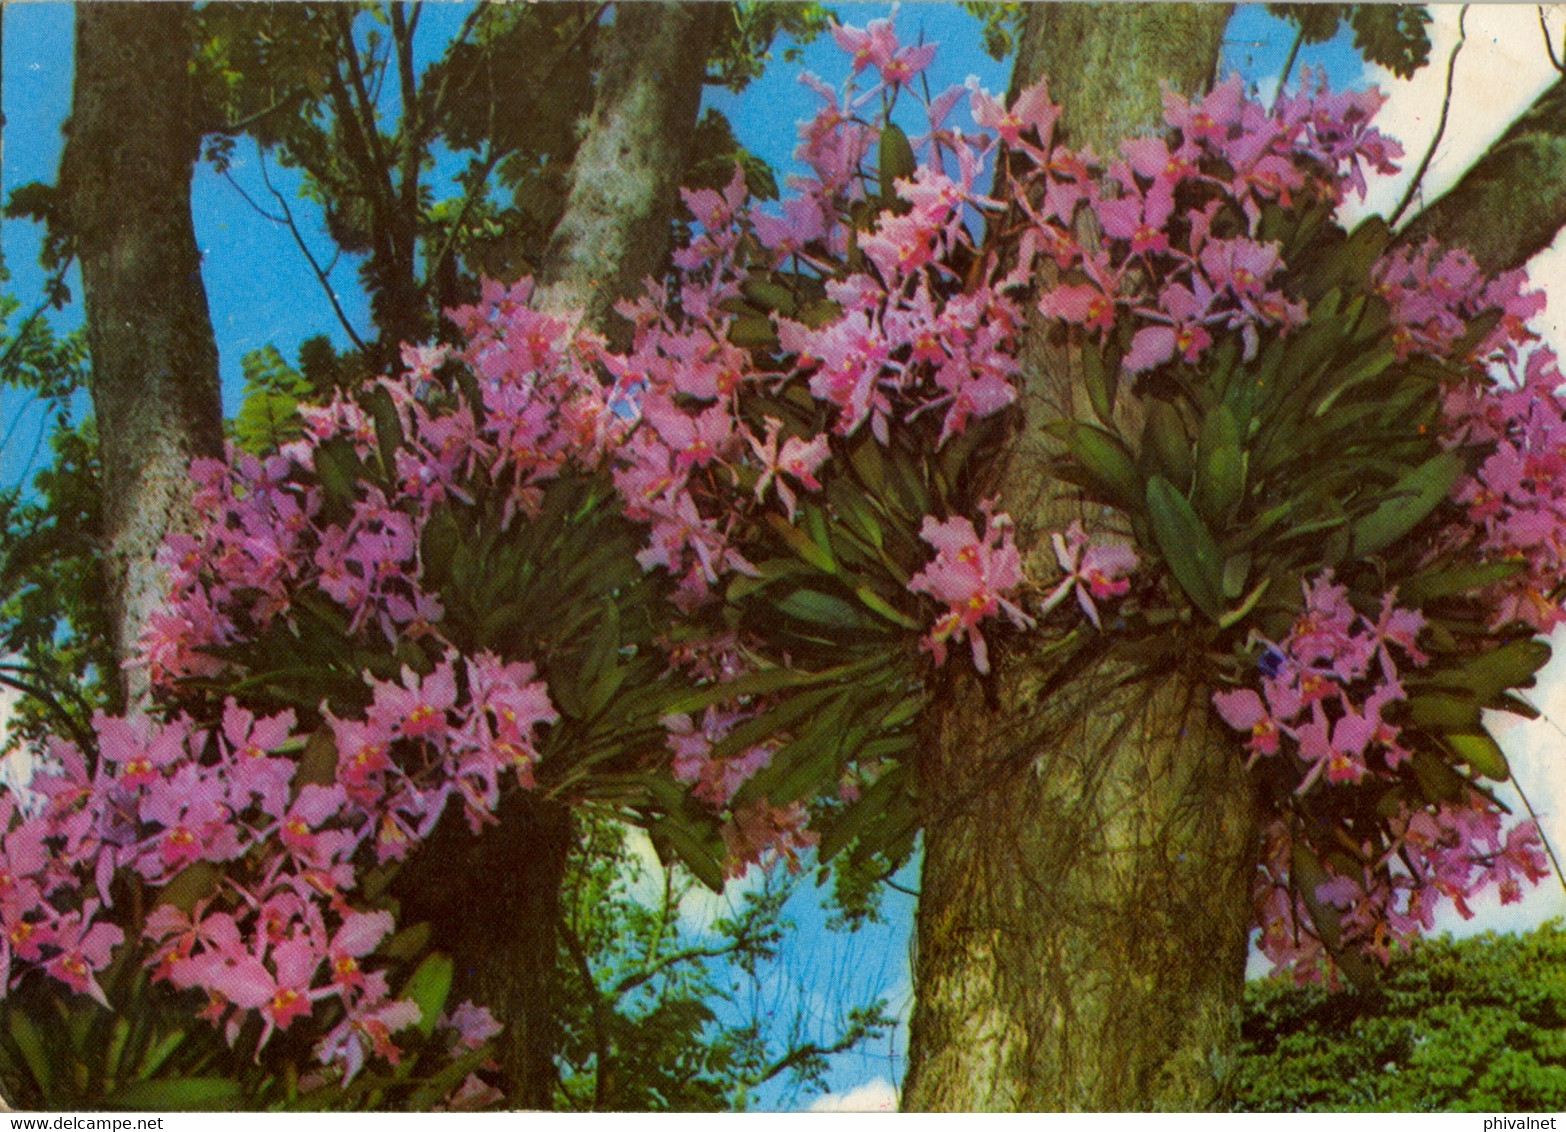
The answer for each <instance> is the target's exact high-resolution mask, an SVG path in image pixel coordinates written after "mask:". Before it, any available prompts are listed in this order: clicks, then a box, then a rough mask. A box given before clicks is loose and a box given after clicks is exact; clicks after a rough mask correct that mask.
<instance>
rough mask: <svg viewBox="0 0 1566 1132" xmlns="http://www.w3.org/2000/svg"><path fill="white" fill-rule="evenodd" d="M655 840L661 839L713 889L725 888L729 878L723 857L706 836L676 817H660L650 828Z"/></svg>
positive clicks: (697, 877)
mask: <svg viewBox="0 0 1566 1132" xmlns="http://www.w3.org/2000/svg"><path fill="white" fill-rule="evenodd" d="M649 832H650V833H651V834H652V836H653V838H654V840H655V842H657V841H662V842H663V843H664V844H666V845H668V846H669V848H670V849H672V850H674V852H675V854H676V855H677V856H678V857H679V858H680V860H681V861H683V862H684V863H685V867H686V868H688V869H690V871H691V875H692V876H693V877H695V878H696V879H697V880H699V881H701V883H702V884H704V885H706V886H707V887H708V888H710V889H712V891H714V892H722V891H723V883H724V880H725V879H726V878H725V877H724V874H723V860H722V857H721V856H720V855H719V854H718V852H716V851H715V848H714V847H713V846H712V845H711V844H709V843H708V841H707V840H706V839H705V838H702V837H698V836H697V835H696V834H695V832H693V831H692V830H691V829H690V828H689V827H688V826H686V825H685V823H683V822H681V821H679V820H677V819H676V818H673V817H665V818H658V819H657V820H656V821H654V822H653V823H652V826H651V827H650V828H649Z"/></svg>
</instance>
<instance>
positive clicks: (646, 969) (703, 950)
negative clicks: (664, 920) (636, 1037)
mask: <svg viewBox="0 0 1566 1132" xmlns="http://www.w3.org/2000/svg"><path fill="white" fill-rule="evenodd" d="M752 938H753V937H752V936H750V935H749V934H746V933H741V934H740V935H738V936H735V937H734V941H733V942H732V943H728V944H725V945H724V946H723V947H687V948H685V949H684V950H683V951H671V952H669V953H668V954H667V955H660V956H659V957H658V958H656V959H654V960H653V961H652V962H651V963H648V964H646V965H644V966H643V967H642V969H641V970H640V971H636V972H634V973H632V974H629V975H626V976H625V977H624V978H623V979H621V980H620V981H619V982H617V983H615V984H614V986H613V987H611V988H610V993H611V994H613V995H614V996H615V997H616V998H618V997H620V996H621V995H623V994H625V993H626V992H627V991H631V990H635V989H636V988H637V987H639V986H641V985H642V984H643V983H645V982H647V981H648V980H649V979H651V978H652V977H653V976H654V975H656V974H658V972H660V971H662V970H664V969H665V968H667V967H670V966H673V965H674V964H676V963H685V962H687V961H689V960H692V959H722V958H724V957H725V956H727V955H733V954H734V953H735V952H736V951H739V950H740V949H741V948H742V947H744V946H745V945H746V944H747V943H750V942H751V939H752Z"/></svg>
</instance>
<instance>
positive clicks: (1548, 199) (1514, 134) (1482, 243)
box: [1398, 79, 1566, 274]
mask: <svg viewBox="0 0 1566 1132" xmlns="http://www.w3.org/2000/svg"><path fill="white" fill-rule="evenodd" d="M1563 225H1566V79H1561V80H1560V81H1559V82H1557V83H1555V85H1553V86H1551V87H1550V88H1549V89H1548V90H1546V91H1545V92H1544V93H1543V94H1541V95H1540V96H1539V97H1538V98H1537V99H1535V100H1534V103H1533V105H1532V106H1530V107H1529V108H1528V110H1527V111H1526V112H1525V113H1524V114H1523V115H1522V117H1520V118H1518V119H1517V120H1516V121H1515V122H1513V123H1512V124H1511V126H1510V127H1508V128H1507V130H1506V132H1505V133H1504V134H1502V135H1501V137H1500V138H1499V139H1498V140H1497V141H1496V142H1495V144H1494V145H1492V146H1491V147H1490V148H1489V149H1488V150H1486V151H1485V153H1484V155H1483V156H1482V157H1480V158H1479V160H1478V161H1476V162H1474V164H1473V165H1472V166H1470V167H1469V169H1468V172H1467V173H1465V174H1463V176H1462V178H1461V179H1460V180H1459V181H1458V182H1457V184H1455V185H1453V186H1452V187H1451V188H1450V189H1448V190H1447V192H1446V193H1445V194H1444V195H1442V196H1441V198H1440V199H1439V200H1437V201H1436V202H1435V203H1434V204H1432V205H1430V206H1429V207H1428V208H1426V209H1425V210H1424V211H1423V212H1421V213H1419V214H1418V215H1417V216H1415V217H1414V218H1413V219H1412V220H1410V221H1409V222H1408V223H1407V224H1406V225H1405V226H1404V227H1403V229H1402V231H1400V232H1399V233H1398V242H1399V243H1402V244H1408V245H1412V246H1415V247H1417V246H1419V245H1420V244H1423V243H1424V242H1425V241H1427V240H1432V239H1433V240H1435V241H1436V242H1437V243H1439V244H1442V245H1444V246H1446V247H1451V248H1467V249H1468V250H1469V251H1470V252H1472V253H1473V256H1474V258H1475V259H1476V260H1478V261H1479V266H1480V267H1481V268H1483V269H1484V270H1485V271H1486V272H1487V273H1490V274H1495V273H1497V272H1501V271H1506V270H1508V269H1510V268H1513V267H1518V266H1520V265H1522V264H1524V263H1527V262H1528V260H1529V259H1531V258H1532V257H1533V256H1534V255H1535V254H1536V253H1537V252H1540V251H1543V250H1544V249H1545V248H1547V247H1549V246H1550V243H1551V242H1552V241H1553V240H1554V239H1555V234H1556V233H1557V232H1559V231H1560V230H1561V227H1562V226H1563Z"/></svg>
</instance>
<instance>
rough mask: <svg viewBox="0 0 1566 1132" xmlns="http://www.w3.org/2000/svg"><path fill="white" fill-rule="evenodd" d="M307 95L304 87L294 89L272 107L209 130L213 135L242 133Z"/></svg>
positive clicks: (222, 123) (220, 123)
mask: <svg viewBox="0 0 1566 1132" xmlns="http://www.w3.org/2000/svg"><path fill="white" fill-rule="evenodd" d="M307 93H308V91H306V90H305V88H304V87H295V88H294V89H293V90H291V91H289V92H288V93H287V94H285V95H283V97H281V98H279V99H278V100H277V101H276V102H274V103H272V105H270V106H266V107H263V108H262V109H260V110H257V111H255V113H253V114H246V115H245V116H244V117H243V118H240V119H239V120H238V121H235V122H219V123H217V124H216V125H213V126H211V127H210V130H211V132H212V133H215V134H238V133H243V132H244V131H245V130H247V129H249V128H250V127H251V126H254V125H255V124H256V123H257V122H260V121H262V120H263V119H266V118H268V117H270V116H271V115H273V114H276V113H277V112H278V111H279V110H286V109H287V108H288V106H289V105H290V104H291V103H294V102H297V101H299V99H301V98H303V97H304V96H305V95H306V94H307Z"/></svg>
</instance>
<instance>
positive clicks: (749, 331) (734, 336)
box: [729, 315, 778, 350]
mask: <svg viewBox="0 0 1566 1132" xmlns="http://www.w3.org/2000/svg"><path fill="white" fill-rule="evenodd" d="M729 341H730V342H732V343H734V344H735V345H736V346H738V347H740V348H741V349H742V350H756V349H764V350H770V349H772V348H773V347H775V346H776V345H777V344H778V335H777V331H776V330H775V329H774V328H773V326H772V320H771V319H769V318H764V317H762V316H761V315H745V316H742V317H740V318H736V319H735V320H734V321H733V322H731V323H729Z"/></svg>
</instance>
